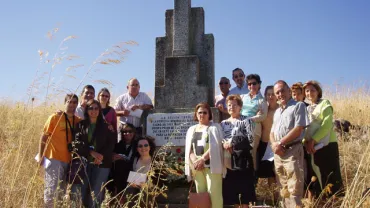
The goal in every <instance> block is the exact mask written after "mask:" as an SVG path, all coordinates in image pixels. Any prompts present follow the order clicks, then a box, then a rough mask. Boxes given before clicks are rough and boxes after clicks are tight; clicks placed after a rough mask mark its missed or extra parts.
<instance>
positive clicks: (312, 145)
mask: <svg viewBox="0 0 370 208" xmlns="http://www.w3.org/2000/svg"><path fill="white" fill-rule="evenodd" d="M304 146H305V147H306V150H307V152H308V153H309V154H314V153H315V152H316V150H315V140H313V139H311V140H309V141H306V142H305V144H304Z"/></svg>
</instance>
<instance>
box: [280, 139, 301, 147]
mask: <svg viewBox="0 0 370 208" xmlns="http://www.w3.org/2000/svg"><path fill="white" fill-rule="evenodd" d="M297 144H302V141H301V140H297V141H294V142H291V143H289V144H286V145H282V146H283V148H284V149H291V148H292V147H293V146H295V145H297Z"/></svg>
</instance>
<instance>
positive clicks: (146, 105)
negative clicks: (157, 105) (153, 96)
mask: <svg viewBox="0 0 370 208" xmlns="http://www.w3.org/2000/svg"><path fill="white" fill-rule="evenodd" d="M139 107H140V109H141V110H152V109H153V105H150V104H144V105H140V106H139Z"/></svg>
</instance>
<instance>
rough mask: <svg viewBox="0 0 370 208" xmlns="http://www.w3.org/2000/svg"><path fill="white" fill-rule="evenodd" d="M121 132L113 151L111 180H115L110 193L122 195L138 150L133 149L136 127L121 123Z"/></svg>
mask: <svg viewBox="0 0 370 208" xmlns="http://www.w3.org/2000/svg"><path fill="white" fill-rule="evenodd" d="M119 132H120V134H121V135H122V139H121V141H119V142H118V143H117V144H116V145H115V147H114V151H113V158H112V159H113V167H112V168H111V173H110V179H113V183H112V186H110V187H109V188H110V191H111V192H112V193H114V195H116V194H120V193H121V192H122V191H123V190H124V189H125V188H126V186H127V178H128V175H129V173H130V170H132V164H133V158H134V155H135V154H136V149H135V148H134V147H133V146H134V145H133V143H134V140H135V133H136V132H135V127H134V126H133V125H132V124H129V123H120V126H119Z"/></svg>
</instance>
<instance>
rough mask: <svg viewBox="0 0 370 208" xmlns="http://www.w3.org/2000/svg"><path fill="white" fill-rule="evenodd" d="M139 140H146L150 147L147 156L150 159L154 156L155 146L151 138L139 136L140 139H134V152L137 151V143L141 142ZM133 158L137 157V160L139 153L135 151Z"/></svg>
mask: <svg viewBox="0 0 370 208" xmlns="http://www.w3.org/2000/svg"><path fill="white" fill-rule="evenodd" d="M141 140H146V141H147V142H148V144H149V147H150V150H149V155H150V156H151V157H153V156H154V152H155V148H156V145H155V142H154V139H153V138H151V137H149V136H140V137H138V138H136V139H135V142H134V150H135V151H136V150H137V147H138V144H139V141H141ZM134 156H135V157H137V158H140V153H139V152H138V151H136V152H135V155H134Z"/></svg>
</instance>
